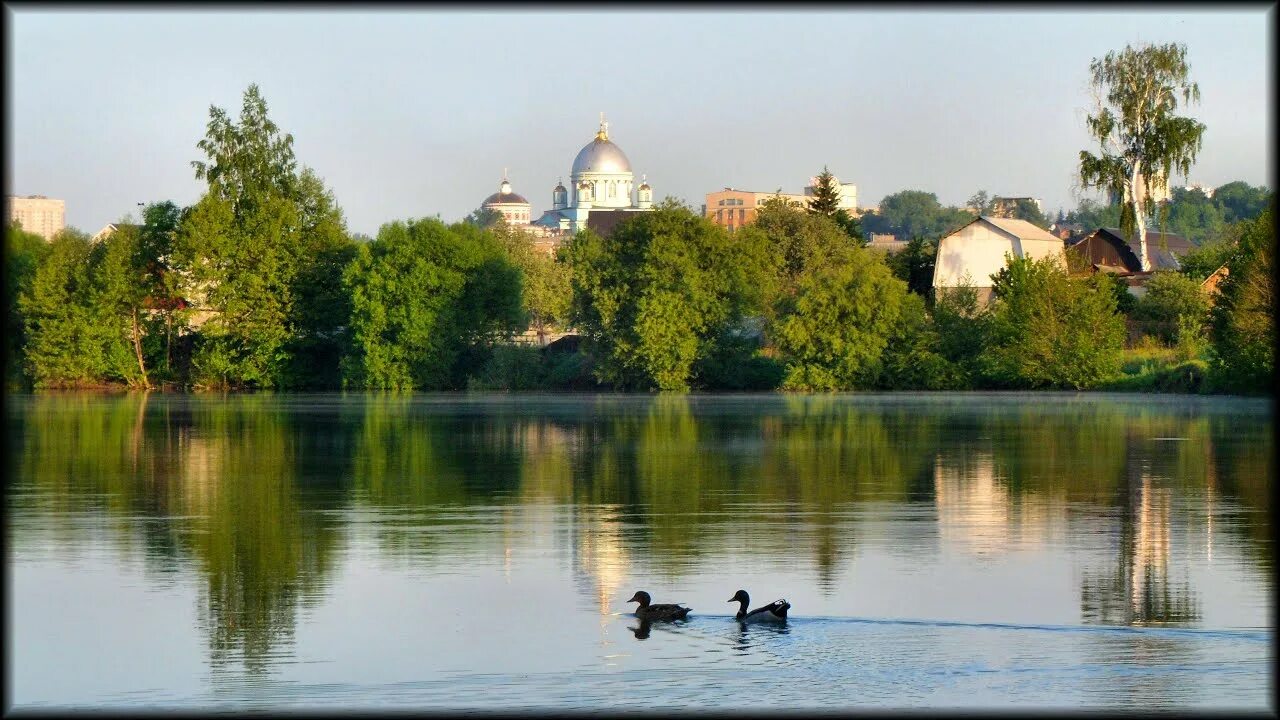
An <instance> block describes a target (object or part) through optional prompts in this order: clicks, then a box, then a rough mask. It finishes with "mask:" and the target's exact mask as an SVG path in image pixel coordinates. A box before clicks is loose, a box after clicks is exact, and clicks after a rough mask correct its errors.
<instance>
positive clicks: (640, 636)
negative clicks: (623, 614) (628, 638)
mask: <svg viewBox="0 0 1280 720" xmlns="http://www.w3.org/2000/svg"><path fill="white" fill-rule="evenodd" d="M627 629H628V630H630V631H631V634H632V635H635V636H636V639H637V640H648V639H649V631H651V630H652V629H653V623H651V622H649V621H648V620H641V621H640V625H639V626H638V627H628V628H627Z"/></svg>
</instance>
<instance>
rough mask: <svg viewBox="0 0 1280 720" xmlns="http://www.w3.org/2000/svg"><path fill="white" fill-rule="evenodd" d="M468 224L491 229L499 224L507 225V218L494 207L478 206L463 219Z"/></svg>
mask: <svg viewBox="0 0 1280 720" xmlns="http://www.w3.org/2000/svg"><path fill="white" fill-rule="evenodd" d="M463 222H465V223H467V224H468V225H475V226H476V227H478V228H483V229H486V230H487V229H489V228H492V227H495V226H498V225H505V224H506V219H505V218H503V216H502V213H500V212H498V211H497V210H494V209H493V208H486V207H480V208H476V209H475V210H473V211H472V212H471V214H470V215H468V216H467V217H466V218H464V219H463Z"/></svg>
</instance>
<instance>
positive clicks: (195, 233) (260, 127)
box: [174, 85, 351, 388]
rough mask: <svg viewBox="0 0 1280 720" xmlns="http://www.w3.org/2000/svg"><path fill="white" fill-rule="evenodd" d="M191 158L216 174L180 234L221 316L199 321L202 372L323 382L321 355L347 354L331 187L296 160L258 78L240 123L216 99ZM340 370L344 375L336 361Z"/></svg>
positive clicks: (187, 262)
mask: <svg viewBox="0 0 1280 720" xmlns="http://www.w3.org/2000/svg"><path fill="white" fill-rule="evenodd" d="M209 113H210V121H209V124H208V128H207V132H206V136H205V138H204V139H203V140H201V141H200V142H199V143H198V147H199V148H200V149H201V150H203V151H204V152H205V154H206V156H207V162H206V161H195V162H193V163H192V165H193V167H194V168H195V170H196V177H197V178H198V179H203V180H205V181H206V182H207V183H208V190H207V192H206V193H205V195H204V196H203V197H202V198H201V199H200V200H199V201H198V202H197V203H196V205H195V206H194V207H193V208H191V210H190V212H188V213H187V214H186V215H185V217H184V219H183V222H182V225H181V227H180V228H179V231H178V233H177V238H176V241H175V252H174V255H175V259H176V265H177V267H178V268H179V269H180V270H181V272H182V277H184V279H185V280H186V282H185V284H184V285H185V286H184V288H183V291H184V292H183V294H184V295H185V296H187V297H190V298H192V299H193V300H194V301H195V302H196V304H197V305H200V306H202V309H204V310H207V311H209V312H210V313H211V317H210V318H209V319H208V320H207V321H206V322H205V323H204V324H203V325H202V326H201V327H200V330H199V342H198V344H197V347H196V350H195V354H194V357H193V359H192V376H193V377H192V379H193V381H194V383H195V384H196V385H197V386H203V387H211V386H212V387H230V386H235V387H263V388H269V387H281V386H286V387H287V386H291V385H310V384H314V382H315V378H316V377H317V375H319V376H323V375H324V374H325V373H324V372H323V371H320V370H317V369H315V368H312V367H311V366H312V365H313V364H314V363H315V362H317V359H318V358H328V361H329V362H336V351H335V347H336V346H337V345H338V344H339V343H340V342H341V339H339V338H335V337H333V336H332V332H333V329H334V328H335V322H336V321H337V316H341V315H342V314H343V312H342V302H341V299H340V298H336V297H334V296H333V295H332V293H333V291H334V290H335V286H337V275H336V272H337V268H338V267H341V266H342V260H343V258H344V254H349V253H350V252H351V250H350V249H348V248H346V245H347V244H348V243H349V240H347V239H346V238H344V237H343V236H345V234H346V230H345V227H344V225H343V222H342V219H341V215H340V213H339V211H338V210H337V207H336V205H335V204H334V202H333V199H332V196H331V195H330V194H329V193H328V192H327V191H326V190H325V189H324V187H323V183H322V182H321V181H320V180H319V178H317V177H315V175H314V173H312V172H311V171H309V170H305V169H304V170H303V171H302V172H301V173H299V172H298V169H297V161H296V159H295V158H294V154H293V137H292V136H291V135H288V134H284V133H282V132H281V131H280V129H279V128H278V127H277V126H276V124H275V123H274V122H272V121H271V119H270V118H269V117H268V115H267V104H266V101H265V100H264V99H263V98H262V96H261V94H260V93H259V91H258V87H257V86H256V85H250V86H249V89H248V90H247V91H246V92H245V94H244V103H243V107H242V109H241V113H240V118H239V122H238V123H237V122H233V121H232V120H231V119H230V118H229V117H228V115H227V113H226V112H225V111H223V110H222V109H220V108H217V107H211V108H210V111H209ZM328 374H329V376H330V377H331V378H332V377H335V376H336V374H335V372H334V370H333V368H332V366H330V367H329V369H328Z"/></svg>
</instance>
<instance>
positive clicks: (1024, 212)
mask: <svg viewBox="0 0 1280 720" xmlns="http://www.w3.org/2000/svg"><path fill="white" fill-rule="evenodd" d="M1005 216H1006V217H1010V218H1013V219H1014V220H1026V221H1027V222H1029V223H1031V224H1032V225H1035V226H1036V227H1039V228H1044V229H1048V227H1049V218H1047V217H1045V216H1044V212H1043V211H1041V210H1040V206H1039V205H1036V203H1035V201H1034V200H1031V199H1030V198H1018V199H1017V200H1016V201H1014V204H1013V207H1011V208H1009V210H1007V211H1006V213H1005Z"/></svg>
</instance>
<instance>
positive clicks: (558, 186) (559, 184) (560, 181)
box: [554, 180, 565, 192]
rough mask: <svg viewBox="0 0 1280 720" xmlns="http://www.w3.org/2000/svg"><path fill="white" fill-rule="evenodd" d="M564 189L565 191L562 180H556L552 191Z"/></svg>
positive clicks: (562, 190)
mask: <svg viewBox="0 0 1280 720" xmlns="http://www.w3.org/2000/svg"><path fill="white" fill-rule="evenodd" d="M564 191H565V189H564V181H563V180H559V181H556V187H555V190H554V192H564Z"/></svg>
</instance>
